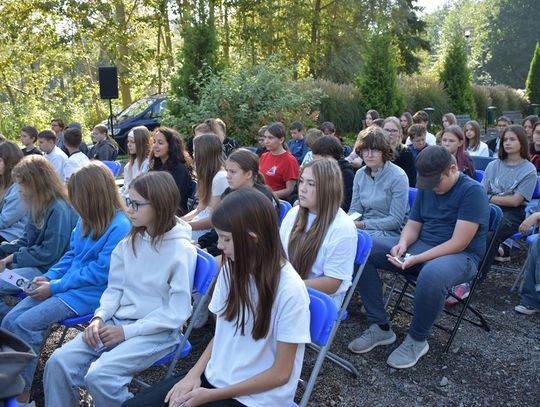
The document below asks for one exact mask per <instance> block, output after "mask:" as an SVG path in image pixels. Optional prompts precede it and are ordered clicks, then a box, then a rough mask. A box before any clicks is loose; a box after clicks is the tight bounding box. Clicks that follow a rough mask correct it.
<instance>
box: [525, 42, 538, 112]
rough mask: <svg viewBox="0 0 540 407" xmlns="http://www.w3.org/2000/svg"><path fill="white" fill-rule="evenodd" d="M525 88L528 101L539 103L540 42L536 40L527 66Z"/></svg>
mask: <svg viewBox="0 0 540 407" xmlns="http://www.w3.org/2000/svg"><path fill="white" fill-rule="evenodd" d="M525 89H526V95H527V97H528V98H529V102H531V103H537V104H540V43H538V42H537V43H536V48H535V50H534V55H533V57H532V60H531V65H530V66H529V74H528V75H527V82H526V83H525Z"/></svg>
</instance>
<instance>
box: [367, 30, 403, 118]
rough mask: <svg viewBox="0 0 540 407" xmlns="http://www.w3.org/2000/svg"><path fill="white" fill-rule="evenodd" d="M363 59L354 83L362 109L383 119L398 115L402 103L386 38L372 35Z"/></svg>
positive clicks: (391, 53)
mask: <svg viewBox="0 0 540 407" xmlns="http://www.w3.org/2000/svg"><path fill="white" fill-rule="evenodd" d="M364 57H365V59H364V64H363V66H362V69H361V71H360V74H359V75H358V79H357V86H358V90H359V91H360V97H361V98H362V100H363V104H364V108H365V109H376V110H377V111H378V112H379V113H380V114H381V115H382V116H383V117H384V116H392V115H399V114H401V112H402V111H403V108H404V107H405V99H404V98H403V95H402V93H401V92H400V90H399V87H398V82H397V73H396V72H397V68H396V65H395V63H394V60H395V57H394V52H393V49H392V43H391V39H390V37H389V36H386V35H381V34H375V35H373V36H372V37H371V41H370V42H369V46H368V48H367V50H366V54H365V56H364Z"/></svg>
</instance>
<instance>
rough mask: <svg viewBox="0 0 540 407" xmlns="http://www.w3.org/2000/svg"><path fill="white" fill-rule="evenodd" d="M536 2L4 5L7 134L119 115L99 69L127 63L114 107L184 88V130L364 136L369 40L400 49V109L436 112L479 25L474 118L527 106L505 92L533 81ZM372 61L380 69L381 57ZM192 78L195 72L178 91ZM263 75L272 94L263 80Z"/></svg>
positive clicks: (0, 11) (179, 115)
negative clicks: (429, 7)
mask: <svg viewBox="0 0 540 407" xmlns="http://www.w3.org/2000/svg"><path fill="white" fill-rule="evenodd" d="M537 5H538V3H537V0H449V1H448V2H447V3H446V4H445V5H444V6H443V7H441V8H440V9H438V10H437V11H435V12H433V13H431V14H428V15H423V14H422V13H421V12H420V10H419V9H418V7H417V6H416V2H415V1H414V0H99V1H98V0H25V1H20V0H3V1H2V2H1V3H0V132H1V133H3V134H5V135H6V136H8V137H11V138H15V137H17V136H18V133H19V130H20V128H21V127H22V126H24V125H28V124H29V125H34V126H36V127H38V128H40V129H42V128H45V127H48V126H49V122H50V119H51V118H52V117H61V118H63V119H64V120H65V121H66V122H71V121H79V122H81V123H82V124H83V127H84V128H85V130H86V134H88V133H89V131H90V129H91V127H92V126H94V125H95V124H97V123H98V122H100V121H101V120H103V119H105V118H106V116H107V114H108V108H107V104H106V102H105V101H101V100H100V99H99V89H98V82H97V68H98V67H99V66H110V65H115V66H118V69H119V85H120V86H119V88H120V99H118V100H116V101H114V110H115V112H116V113H118V112H119V111H120V110H121V109H122V108H123V107H126V106H127V105H129V104H130V103H131V102H132V101H134V100H136V99H138V98H140V97H142V96H145V95H148V94H153V93H161V92H171V90H173V92H171V98H172V100H173V101H174V103H172V104H171V106H177V107H178V106H180V107H181V109H184V110H181V111H174V112H173V113H174V115H173V116H169V118H168V119H167V120H168V122H169V123H174V124H175V125H176V126H178V127H179V128H180V129H182V130H183V131H187V130H188V129H189V128H190V127H191V125H192V124H193V121H196V120H199V119H200V118H203V116H204V115H205V114H207V113H208V114H210V113H212V115H218V116H221V117H223V118H225V119H226V120H229V121H233V122H234V123H233V122H231V123H228V124H229V127H230V128H231V130H232V131H233V132H234V133H236V134H238V135H239V136H240V137H247V138H246V140H247V139H249V137H251V136H252V134H253V131H254V129H255V128H256V127H257V126H258V125H259V124H261V123H263V122H264V121H267V120H268V121H270V120H276V119H280V118H281V119H283V120H284V121H285V122H288V121H289V120H292V119H293V118H302V119H303V120H306V121H307V123H308V124H309V123H313V124H315V122H320V121H322V120H331V121H334V122H335V123H336V125H337V127H338V129H339V130H340V131H341V132H345V133H348V132H351V133H352V132H357V131H358V130H359V128H360V126H361V119H362V118H363V114H364V112H365V109H366V108H368V107H370V105H372V103H373V101H372V100H370V98H371V96H370V95H368V94H367V93H368V92H366V91H365V90H364V91H363V92H359V91H358V89H357V88H356V86H355V78H357V77H358V75H359V73H360V72H361V71H362V69H364V68H366V66H365V65H366V61H367V57H368V54H369V51H371V49H370V48H371V47H372V46H373V43H372V41H370V38H376V37H377V35H379V34H381V33H384V34H385V35H386V36H388V37H389V38H390V40H391V44H392V50H393V52H394V53H395V58H394V60H393V62H394V63H395V67H396V69H397V72H398V74H399V77H398V81H399V82H398V83H399V89H400V90H401V91H402V92H403V95H404V101H405V104H404V105H403V104H402V103H398V106H403V108H406V109H407V110H409V111H414V110H416V109H418V108H424V107H427V106H433V107H435V109H436V111H435V117H434V119H435V120H438V118H439V117H440V115H441V114H442V113H444V112H445V111H448V110H450V109H451V107H450V106H452V98H451V97H450V96H449V95H448V94H446V92H444V91H443V90H442V88H441V85H440V84H439V83H438V80H437V78H438V77H439V73H440V72H441V71H442V70H443V68H444V55H445V54H446V52H447V50H448V49H449V47H450V44H452V43H453V40H452V35H456V33H458V34H459V33H464V32H465V31H468V32H470V33H471V35H470V36H469V37H468V40H467V41H466V43H465V45H464V46H465V52H466V55H467V65H468V67H469V68H470V69H471V72H472V83H473V86H472V90H473V100H474V106H473V107H472V108H471V114H473V115H474V114H475V113H474V112H476V116H477V117H479V118H482V117H483V115H485V107H486V106H487V105H491V104H493V105H495V106H497V108H498V110H499V111H502V110H509V109H520V110H522V111H523V112H524V113H525V111H526V109H527V100H526V99H524V97H523V93H516V92H515V91H513V90H511V89H509V88H508V87H512V88H514V89H523V88H525V80H526V77H527V72H528V68H529V66H530V61H531V58H532V56H533V53H534V48H535V45H536V41H537V40H538V38H540V25H539V24H537V22H538V21H539V18H540V9H539V8H538V7H537ZM368 11H369V12H368ZM209 20H211V21H212V26H211V27H210V29H211V30H210V34H209V35H208V38H209V40H208V41H209V42H208V44H210V45H211V46H210V47H208V48H207V50H208V52H207V53H206V54H204V58H203V59H204V62H205V64H203V65H201V64H199V65H195V68H193V69H191V68H189V63H191V62H195V61H193V57H191V55H199V53H198V50H200V48H201V47H203V46H206V45H208V44H201V45H200V47H195V49H193V50H192V51H194V52H193V53H191V54H190V53H186V47H185V46H186V45H190V44H192V43H191V42H190V41H187V40H188V39H189V38H190V33H193V29H194V28H197V27H200V26H204V24H206V23H207V22H208V21H209ZM192 45H193V44H192ZM372 64H374V65H375V66H374V67H373V68H381V66H377V65H381V64H380V61H378V60H376V61H375V62H372ZM202 66H204V67H208V69H206V68H204V69H202V68H201V67H202ZM188 68H189V69H188ZM382 68H383V70H384V68H387V67H386V66H382ZM182 72H184V73H185V72H188V73H190V74H189V75H187V76H185V78H184V81H183V82H182V81H180V82H176V83H177V84H179V85H178V86H175V85H174V83H175V81H174V80H175V79H178V78H179V77H180V74H181V73H182ZM266 75H269V76H266ZM263 78H267V80H268V81H269V82H268V83H271V84H273V89H270V88H268V87H266V88H265V87H263V86H262V85H263V84H262V82H261V81H262V80H264V79H263ZM278 82H279V83H278ZM171 83H172V84H173V85H172V86H171ZM209 83H210V84H212V86H211V87H212V89H210V85H209ZM377 85H378V84H377V83H375V84H372V87H377ZM188 86H195V87H198V88H197V89H200V91H201V92H202V93H201V96H200V99H197V98H198V97H199V96H198V95H195V94H189V93H188V94H187V96H188V98H189V101H187V100H182V91H184V90H185V89H186V87H188ZM485 86H488V87H485ZM317 89H320V90H317ZM256 92H263V93H261V95H264V98H263V97H262V96H261V98H258V96H257V94H255V93H256ZM280 92H281V93H280ZM362 93H363V94H362ZM185 96H186V94H185V93H184V94H183V97H185ZM265 98H267V99H265ZM389 103H394V101H391V102H389ZM385 107H386V106H385ZM381 110H384V108H383V109H381ZM393 110H396V109H393V108H390V109H389V111H393ZM385 111H386V110H385Z"/></svg>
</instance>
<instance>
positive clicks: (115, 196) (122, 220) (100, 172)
mask: <svg viewBox="0 0 540 407" xmlns="http://www.w3.org/2000/svg"><path fill="white" fill-rule="evenodd" d="M68 193H69V201H70V203H71V205H72V206H73V208H74V209H75V211H76V212H77V213H78V214H79V216H80V219H79V221H78V222H77V225H76V226H75V229H74V230H73V233H72V235H71V241H70V247H69V251H68V252H67V253H66V254H65V255H64V256H63V257H62V258H61V259H60V261H59V262H58V263H56V264H55V265H54V266H52V267H51V268H50V269H49V270H48V271H47V272H46V273H45V274H43V276H39V277H36V278H34V279H33V284H34V286H35V288H33V289H32V290H30V291H27V293H28V297H26V298H24V299H23V300H22V301H21V302H20V303H19V304H18V305H17V306H16V307H15V308H13V309H12V310H11V311H10V312H9V313H8V314H7V315H6V317H5V318H4V320H3V322H2V328H5V329H7V330H8V331H10V332H12V333H14V334H16V335H17V336H18V337H19V338H21V339H23V340H24V341H26V343H28V344H29V345H30V346H31V347H32V349H33V350H34V352H35V353H36V354H37V355H39V353H40V350H41V347H42V346H43V343H44V342H45V340H46V338H47V333H48V331H49V329H50V328H51V326H52V325H53V324H55V323H58V322H60V321H63V320H64V319H66V318H71V317H74V316H76V315H85V314H89V313H92V312H94V311H95V309H96V308H97V307H98V305H99V299H100V297H101V294H102V293H103V291H104V290H105V288H106V287H107V280H108V277H109V265H110V259H111V253H112V251H113V249H114V248H115V247H116V245H117V244H118V242H120V240H122V239H123V238H124V237H125V235H126V234H127V233H128V232H129V230H130V228H131V224H130V222H129V220H128V218H127V216H126V215H125V213H124V210H123V204H122V202H121V198H120V194H119V193H118V188H117V187H116V184H115V181H114V177H113V175H112V173H111V171H110V170H109V169H108V168H107V167H106V166H105V165H103V164H102V163H100V162H98V161H96V162H93V163H88V164H86V165H85V166H83V167H81V168H79V169H78V170H76V171H75V172H74V173H73V174H72V175H71V177H70V178H69V180H68ZM16 271H17V270H16ZM38 360H39V358H38V357H36V358H34V360H33V361H32V362H31V363H30V364H29V365H28V366H27V367H26V368H25V369H24V371H23V372H22V376H23V379H24V381H25V391H24V392H23V393H22V394H21V395H20V396H19V401H20V402H23V403H27V402H28V398H29V395H30V388H31V386H32V381H33V380H32V379H33V376H34V371H35V369H36V366H37V363H38ZM63 401H64V399H62V401H60V402H59V403H53V404H48V405H66V404H64V402H63Z"/></svg>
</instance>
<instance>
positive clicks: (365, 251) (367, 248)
mask: <svg viewBox="0 0 540 407" xmlns="http://www.w3.org/2000/svg"><path fill="white" fill-rule="evenodd" d="M356 233H357V236H358V241H357V243H356V256H355V257H354V263H355V264H357V265H362V264H364V263H365V262H366V261H367V257H368V256H369V253H370V252H371V247H372V246H373V240H372V239H371V236H370V235H369V234H368V233H367V232H366V231H365V230H360V229H358V230H357V231H356Z"/></svg>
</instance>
